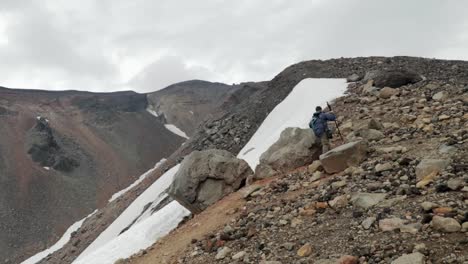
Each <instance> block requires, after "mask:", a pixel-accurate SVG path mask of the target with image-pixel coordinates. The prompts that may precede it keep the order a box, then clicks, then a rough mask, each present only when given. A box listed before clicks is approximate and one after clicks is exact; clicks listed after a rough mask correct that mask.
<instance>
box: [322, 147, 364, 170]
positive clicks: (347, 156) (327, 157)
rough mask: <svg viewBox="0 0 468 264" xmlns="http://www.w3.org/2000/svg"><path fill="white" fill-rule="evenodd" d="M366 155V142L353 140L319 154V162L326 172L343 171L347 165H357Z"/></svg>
mask: <svg viewBox="0 0 468 264" xmlns="http://www.w3.org/2000/svg"><path fill="white" fill-rule="evenodd" d="M366 155H367V144H366V142H365V141H362V140H361V141H354V142H350V143H347V144H344V145H341V146H339V147H337V148H334V149H332V150H330V151H328V152H327V153H324V154H322V155H320V162H321V163H322V166H323V168H324V169H325V171H326V172H327V173H336V172H340V171H344V170H345V169H347V168H348V167H351V166H357V165H359V164H360V163H361V161H363V160H364V159H365V158H366Z"/></svg>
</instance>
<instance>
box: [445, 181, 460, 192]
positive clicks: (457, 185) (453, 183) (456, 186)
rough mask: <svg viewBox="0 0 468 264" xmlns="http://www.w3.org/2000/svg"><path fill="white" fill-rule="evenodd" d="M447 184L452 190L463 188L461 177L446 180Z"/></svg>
mask: <svg viewBox="0 0 468 264" xmlns="http://www.w3.org/2000/svg"><path fill="white" fill-rule="evenodd" d="M447 186H448V187H449V188H450V189H451V190H452V191H457V190H458V189H461V188H463V180H462V179H450V180H448V182H447Z"/></svg>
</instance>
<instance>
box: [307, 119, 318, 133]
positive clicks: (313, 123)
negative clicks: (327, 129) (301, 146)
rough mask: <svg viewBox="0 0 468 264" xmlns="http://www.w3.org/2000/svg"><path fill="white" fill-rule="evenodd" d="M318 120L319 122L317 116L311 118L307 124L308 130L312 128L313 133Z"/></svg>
mask: <svg viewBox="0 0 468 264" xmlns="http://www.w3.org/2000/svg"><path fill="white" fill-rule="evenodd" d="M318 120H319V117H318V116H314V117H312V120H310V122H309V128H312V129H313V130H314V131H315V124H316V123H317V121H318Z"/></svg>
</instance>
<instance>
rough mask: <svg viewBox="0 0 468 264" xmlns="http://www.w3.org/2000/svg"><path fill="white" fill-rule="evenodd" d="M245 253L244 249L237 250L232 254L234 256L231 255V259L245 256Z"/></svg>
mask: <svg viewBox="0 0 468 264" xmlns="http://www.w3.org/2000/svg"><path fill="white" fill-rule="evenodd" d="M245 254H247V253H246V252H245V251H240V252H237V253H236V254H234V256H232V259H241V258H243V257H245Z"/></svg>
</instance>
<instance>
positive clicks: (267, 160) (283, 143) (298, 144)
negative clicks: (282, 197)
mask: <svg viewBox="0 0 468 264" xmlns="http://www.w3.org/2000/svg"><path fill="white" fill-rule="evenodd" d="M321 151H322V148H321V146H320V140H319V139H318V138H316V137H315V134H314V132H313V131H312V130H311V129H303V128H298V127H288V128H286V129H285V130H284V131H283V132H281V135H280V138H279V139H278V141H276V142H275V143H274V144H273V145H271V147H270V148H268V150H267V151H265V152H264V153H263V154H262V155H261V156H260V164H259V166H257V167H258V169H256V174H255V178H260V179H261V178H265V177H266V176H265V175H267V176H268V175H272V174H274V172H273V171H275V172H287V171H290V170H292V169H295V168H298V167H301V166H304V165H307V164H310V163H312V162H313V161H314V160H317V159H318V157H319V155H320V153H321Z"/></svg>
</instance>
